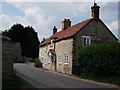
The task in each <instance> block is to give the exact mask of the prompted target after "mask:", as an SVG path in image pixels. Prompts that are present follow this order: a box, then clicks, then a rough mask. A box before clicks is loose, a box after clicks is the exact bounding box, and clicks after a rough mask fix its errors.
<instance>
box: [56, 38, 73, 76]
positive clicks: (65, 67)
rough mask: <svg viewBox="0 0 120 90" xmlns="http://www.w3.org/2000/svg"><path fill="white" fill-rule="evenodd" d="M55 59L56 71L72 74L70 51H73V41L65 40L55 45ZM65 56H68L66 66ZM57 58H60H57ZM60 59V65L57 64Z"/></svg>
mask: <svg viewBox="0 0 120 90" xmlns="http://www.w3.org/2000/svg"><path fill="white" fill-rule="evenodd" d="M55 51H56V59H57V71H58V72H62V73H66V74H71V73H72V58H73V55H72V51H73V39H71V38H70V39H66V40H62V41H60V42H57V43H56V49H55ZM65 54H67V55H68V64H65ZM59 56H60V57H61V58H59ZM59 59H61V61H62V62H61V63H59Z"/></svg>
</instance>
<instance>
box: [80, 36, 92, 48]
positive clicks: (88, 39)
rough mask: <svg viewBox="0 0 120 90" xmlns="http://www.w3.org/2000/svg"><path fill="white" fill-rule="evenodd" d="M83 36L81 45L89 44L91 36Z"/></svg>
mask: <svg viewBox="0 0 120 90" xmlns="http://www.w3.org/2000/svg"><path fill="white" fill-rule="evenodd" d="M82 37H83V46H86V45H90V44H91V36H82Z"/></svg>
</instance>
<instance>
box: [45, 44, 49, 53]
mask: <svg viewBox="0 0 120 90" xmlns="http://www.w3.org/2000/svg"><path fill="white" fill-rule="evenodd" d="M47 51H48V44H47V45H46V48H45V52H46V53H47Z"/></svg>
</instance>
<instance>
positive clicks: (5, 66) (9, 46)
mask: <svg viewBox="0 0 120 90" xmlns="http://www.w3.org/2000/svg"><path fill="white" fill-rule="evenodd" d="M14 58H15V57H14V44H13V42H12V41H11V40H9V39H7V38H2V77H3V78H11V75H12V74H13V59H14Z"/></svg>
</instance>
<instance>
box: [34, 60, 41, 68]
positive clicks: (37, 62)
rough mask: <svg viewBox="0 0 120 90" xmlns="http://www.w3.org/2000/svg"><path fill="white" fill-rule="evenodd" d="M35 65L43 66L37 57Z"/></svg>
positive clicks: (37, 66)
mask: <svg viewBox="0 0 120 90" xmlns="http://www.w3.org/2000/svg"><path fill="white" fill-rule="evenodd" d="M34 66H35V67H36V68H40V67H41V68H42V63H41V62H40V60H39V59H35V62H34Z"/></svg>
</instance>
